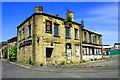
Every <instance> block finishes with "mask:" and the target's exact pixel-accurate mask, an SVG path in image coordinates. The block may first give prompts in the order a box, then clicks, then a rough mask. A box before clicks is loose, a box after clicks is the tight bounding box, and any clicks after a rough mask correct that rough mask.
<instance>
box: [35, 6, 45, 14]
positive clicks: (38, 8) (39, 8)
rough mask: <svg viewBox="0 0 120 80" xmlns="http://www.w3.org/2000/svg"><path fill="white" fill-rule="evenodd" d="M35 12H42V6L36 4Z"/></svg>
mask: <svg viewBox="0 0 120 80" xmlns="http://www.w3.org/2000/svg"><path fill="white" fill-rule="evenodd" d="M35 12H36V13H42V12H43V7H42V6H36V7H35Z"/></svg>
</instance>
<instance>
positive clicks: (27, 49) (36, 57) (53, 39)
mask: <svg viewBox="0 0 120 80" xmlns="http://www.w3.org/2000/svg"><path fill="white" fill-rule="evenodd" d="M35 11H36V12H35V13H33V14H32V15H31V16H30V17H28V18H27V19H26V20H25V21H24V22H23V23H21V24H20V25H19V26H18V27H17V41H18V50H17V58H18V61H25V62H27V61H28V60H31V61H32V62H33V63H34V64H36V65H41V64H45V65H46V64H49V63H51V64H55V63H57V64H59V63H61V62H63V61H64V62H73V63H79V62H81V61H82V60H83V59H82V58H83V57H82V55H84V53H85V51H86V50H84V49H86V48H87V49H89V48H92V50H93V51H92V53H89V54H88V52H87V53H85V54H86V55H87V54H88V55H90V54H91V55H92V54H93V55H94V53H95V51H98V52H99V54H101V51H102V35H100V34H97V33H95V32H92V31H89V30H86V29H83V27H81V25H82V24H81V23H76V22H74V13H73V12H71V11H68V13H67V14H66V16H68V15H69V16H71V17H70V18H71V21H69V24H68V25H67V24H65V22H66V20H67V19H65V18H61V17H58V15H51V14H48V13H44V12H43V7H42V6H37V7H36V8H35ZM85 33H86V34H85ZM89 33H90V34H91V38H90V36H89ZM84 34H85V35H86V37H85V36H84ZM88 37H89V38H90V39H91V41H90V39H89V38H88ZM85 39H86V40H85ZM95 41H96V42H95ZM95 49H96V50H95ZM89 50H91V49H89ZM87 51H88V50H87ZM95 55H97V52H96V54H95Z"/></svg>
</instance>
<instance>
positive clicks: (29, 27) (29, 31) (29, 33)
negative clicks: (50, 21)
mask: <svg viewBox="0 0 120 80" xmlns="http://www.w3.org/2000/svg"><path fill="white" fill-rule="evenodd" d="M30 36H31V24H30V25H28V37H30Z"/></svg>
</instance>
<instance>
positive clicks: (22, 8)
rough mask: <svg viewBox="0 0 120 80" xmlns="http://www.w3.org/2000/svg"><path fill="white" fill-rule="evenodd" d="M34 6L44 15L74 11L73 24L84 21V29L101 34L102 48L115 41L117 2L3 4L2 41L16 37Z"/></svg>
mask: <svg viewBox="0 0 120 80" xmlns="http://www.w3.org/2000/svg"><path fill="white" fill-rule="evenodd" d="M35 6H43V7H44V12H46V13H50V14H52V15H55V14H59V16H60V17H63V18H65V14H66V12H67V9H68V10H71V11H73V12H74V16H75V22H78V23H80V21H81V20H82V19H83V20H84V22H85V28H86V29H88V30H91V31H94V32H97V33H100V34H102V35H103V44H104V45H111V46H112V45H113V44H114V43H115V42H118V3H117V2H64V3H63V2H56V3H55V2H48V3H47V2H43V3H41V2H7V3H6V2H4V3H2V35H3V36H2V40H3V41H5V40H8V39H10V38H11V37H14V36H16V33H17V32H16V27H17V26H18V25H19V24H20V23H21V22H23V21H24V20H25V19H26V18H27V17H29V16H30V15H32V14H33V13H34V7H35Z"/></svg>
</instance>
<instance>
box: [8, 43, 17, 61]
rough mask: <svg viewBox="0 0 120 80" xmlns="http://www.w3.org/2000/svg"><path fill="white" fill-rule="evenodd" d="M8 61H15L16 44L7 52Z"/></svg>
mask: <svg viewBox="0 0 120 80" xmlns="http://www.w3.org/2000/svg"><path fill="white" fill-rule="evenodd" d="M9 52H10V53H9V60H10V61H13V62H15V61H17V43H16V44H15V45H14V46H13V47H12V48H11V49H10V50H9Z"/></svg>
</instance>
